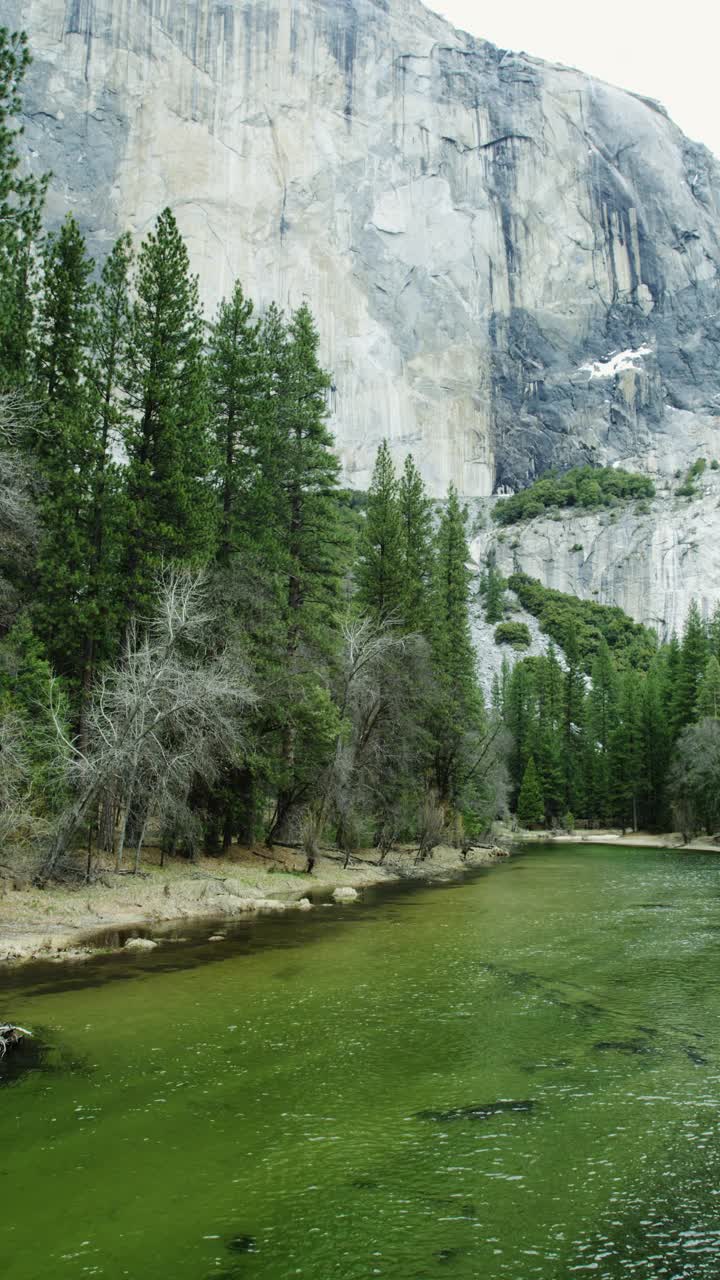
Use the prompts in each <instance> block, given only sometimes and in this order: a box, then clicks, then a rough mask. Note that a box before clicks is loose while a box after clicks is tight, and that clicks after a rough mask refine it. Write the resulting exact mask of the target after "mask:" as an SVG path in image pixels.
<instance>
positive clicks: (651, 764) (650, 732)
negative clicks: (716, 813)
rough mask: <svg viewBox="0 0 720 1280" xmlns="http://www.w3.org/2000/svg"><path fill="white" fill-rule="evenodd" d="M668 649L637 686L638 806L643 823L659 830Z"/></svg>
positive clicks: (663, 804)
mask: <svg viewBox="0 0 720 1280" xmlns="http://www.w3.org/2000/svg"><path fill="white" fill-rule="evenodd" d="M667 665H668V651H667V650H665V651H664V652H661V653H660V654H658V656H657V657H656V658H655V659H654V660H653V662H652V664H651V666H650V669H649V671H648V673H647V676H646V678H645V680H644V681H643V683H642V688H641V706H640V733H641V739H642V772H641V793H640V794H641V807H640V820H641V823H642V825H643V826H649V827H651V828H656V829H662V827H663V825H664V824H665V822H666V821H669V815H667V813H666V809H667V801H666V794H665V778H666V774H667V769H668V761H669V756H670V742H671V736H670V734H671V726H670V724H669V716H668V707H669V684H668V679H667Z"/></svg>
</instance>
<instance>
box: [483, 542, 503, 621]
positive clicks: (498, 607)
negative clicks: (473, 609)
mask: <svg viewBox="0 0 720 1280" xmlns="http://www.w3.org/2000/svg"><path fill="white" fill-rule="evenodd" d="M480 594H481V596H482V598H483V602H484V613H485V621H486V622H490V623H495V622H502V620H503V618H504V617H505V579H504V578H503V576H502V574H501V573H500V571H499V569H498V567H497V563H496V559H495V550H494V549H493V550H492V551H491V552H490V553H489V555H488V559H487V565H486V567H485V572H484V573H483V575H482V577H481V580H480Z"/></svg>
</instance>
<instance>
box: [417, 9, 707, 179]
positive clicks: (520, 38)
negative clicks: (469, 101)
mask: <svg viewBox="0 0 720 1280" xmlns="http://www.w3.org/2000/svg"><path fill="white" fill-rule="evenodd" d="M425 2H426V3H427V5H428V8H430V9H434V10H435V12H436V13H441V14H443V15H444V16H445V17H446V18H449V19H450V21H451V22H454V24H455V26H456V27H462V28H463V30H465V31H470V32H472V34H473V35H476V36H482V37H483V39H485V40H492V41H493V43H494V44H497V45H500V47H501V48H503V49H515V50H524V51H525V52H526V53H532V54H535V55H536V56H537V57H539V58H546V59H548V61H550V62H564V63H565V64H566V65H567V66H571V67H579V68H580V69H581V70H582V71H587V72H588V73H589V74H590V75H594V76H597V77H599V79H601V80H608V81H610V83H611V84H616V85H620V86H621V87H622V88H623V89H631V90H633V91H634V92H635V93H642V94H645V95H646V96H647V97H649V98H657V99H658V100H659V101H660V102H662V103H663V105H664V106H665V107H667V109H668V111H669V113H670V115H671V116H672V118H673V120H674V121H675V123H676V124H678V125H679V126H680V128H681V129H683V130H684V132H685V133H686V134H688V136H689V137H690V138H693V139H695V140H696V141H699V142H704V143H705V144H706V145H707V146H708V147H710V148H711V149H712V150H713V151H714V152H715V154H716V155H717V156H720V4H718V0H600V3H598V2H597V0H595V2H594V3H585V4H583V3H581V2H580V0H491V3H489V4H484V3H482V0H425Z"/></svg>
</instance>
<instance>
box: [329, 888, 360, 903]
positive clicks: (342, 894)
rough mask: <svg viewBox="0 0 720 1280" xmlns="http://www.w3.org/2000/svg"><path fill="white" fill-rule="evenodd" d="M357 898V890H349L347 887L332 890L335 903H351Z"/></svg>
mask: <svg viewBox="0 0 720 1280" xmlns="http://www.w3.org/2000/svg"><path fill="white" fill-rule="evenodd" d="M357 896H358V891H357V889H351V888H350V886H349V885H339V886H338V888H337V889H333V898H334V899H335V901H336V902H353V901H354V900H355V898H357Z"/></svg>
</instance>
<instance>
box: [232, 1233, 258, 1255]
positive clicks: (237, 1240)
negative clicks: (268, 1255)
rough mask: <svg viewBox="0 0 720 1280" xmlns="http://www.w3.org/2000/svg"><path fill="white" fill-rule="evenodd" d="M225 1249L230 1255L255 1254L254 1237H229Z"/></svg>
mask: <svg viewBox="0 0 720 1280" xmlns="http://www.w3.org/2000/svg"><path fill="white" fill-rule="evenodd" d="M225 1248H226V1249H229V1250H230V1252H231V1253H257V1240H256V1239H255V1236H247V1235H239V1236H231V1237H230V1239H229V1240H227V1241H226V1243H225Z"/></svg>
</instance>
